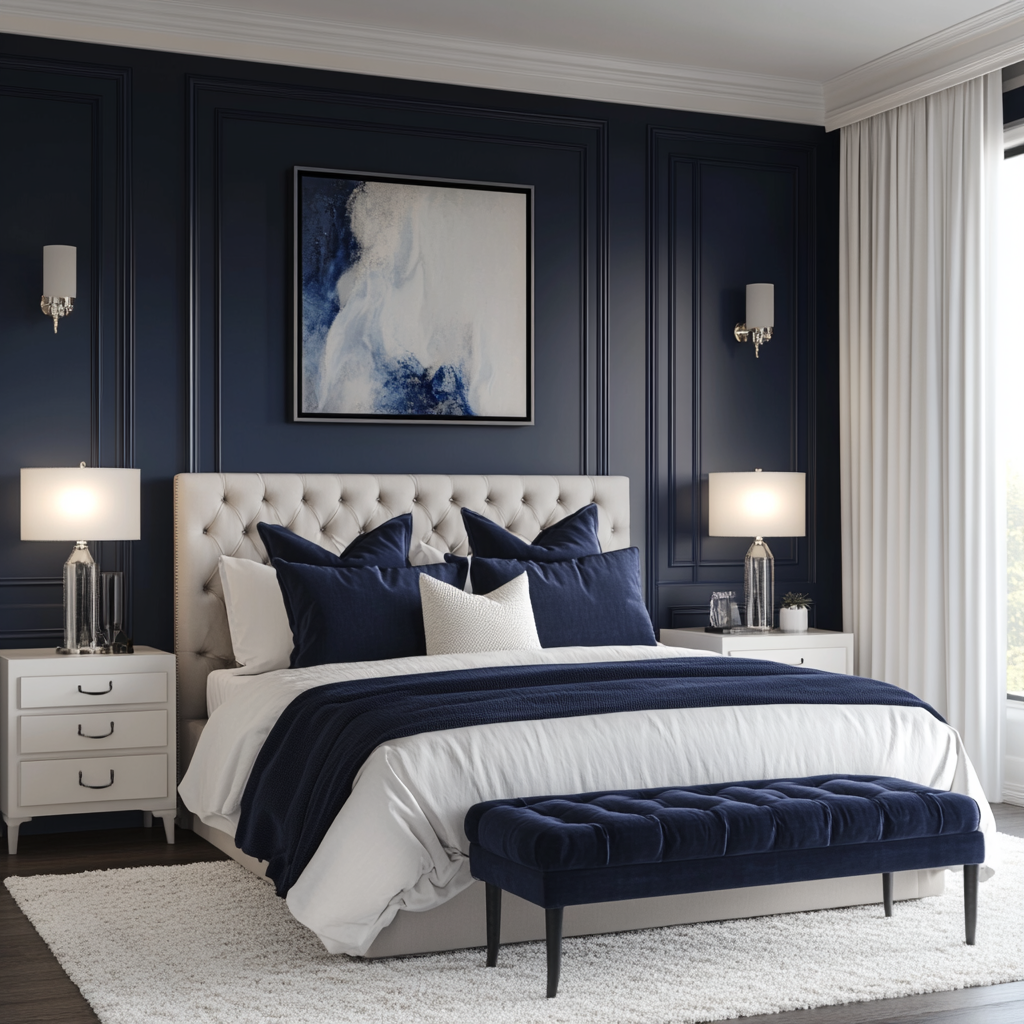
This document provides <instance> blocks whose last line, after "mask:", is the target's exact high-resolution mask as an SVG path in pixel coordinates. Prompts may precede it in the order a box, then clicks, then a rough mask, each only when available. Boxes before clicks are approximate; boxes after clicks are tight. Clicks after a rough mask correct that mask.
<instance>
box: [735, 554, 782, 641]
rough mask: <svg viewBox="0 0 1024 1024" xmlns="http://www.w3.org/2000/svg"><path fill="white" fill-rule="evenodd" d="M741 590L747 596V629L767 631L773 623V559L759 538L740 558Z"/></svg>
mask: <svg viewBox="0 0 1024 1024" xmlns="http://www.w3.org/2000/svg"><path fill="white" fill-rule="evenodd" d="M743 589H744V591H745V594H744V596H745V597H746V599H747V626H746V628H747V629H748V630H754V631H756V632H763V633H767V632H769V631H770V630H771V629H773V628H774V626H775V558H774V556H773V555H772V553H771V550H770V549H769V547H768V545H767V544H765V542H764V541H763V540H762V539H761V538H760V537H758V538H756V539H755V541H754V543H753V544H751V545H750V547H749V548H748V549H747V556H746V558H745V559H744V560H743Z"/></svg>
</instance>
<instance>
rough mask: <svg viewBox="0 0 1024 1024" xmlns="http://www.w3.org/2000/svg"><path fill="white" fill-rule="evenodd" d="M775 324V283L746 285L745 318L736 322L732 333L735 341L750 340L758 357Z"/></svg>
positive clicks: (769, 338) (769, 339)
mask: <svg viewBox="0 0 1024 1024" xmlns="http://www.w3.org/2000/svg"><path fill="white" fill-rule="evenodd" d="M774 326H775V285H773V284H748V285H747V319H746V322H745V323H742V324H737V325H736V329H735V330H734V331H733V334H734V335H735V336H736V340H737V341H752V342H753V343H754V356H755V358H759V357H760V355H761V346H762V345H763V344H764V343H765V342H766V341H771V337H772V328H773V327H774Z"/></svg>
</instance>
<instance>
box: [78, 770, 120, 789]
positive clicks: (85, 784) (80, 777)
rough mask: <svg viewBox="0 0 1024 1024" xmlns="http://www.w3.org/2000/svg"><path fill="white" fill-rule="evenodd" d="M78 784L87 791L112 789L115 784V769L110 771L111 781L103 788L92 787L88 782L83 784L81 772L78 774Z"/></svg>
mask: <svg viewBox="0 0 1024 1024" xmlns="http://www.w3.org/2000/svg"><path fill="white" fill-rule="evenodd" d="M78 784H79V785H80V786H83V787H85V789H110V787H111V786H112V785H113V784H114V769H113V768H111V769H110V781H109V782H105V783H104V784H103V785H102V786H90V785H89V783H88V782H83V781H82V773H81V772H79V773H78Z"/></svg>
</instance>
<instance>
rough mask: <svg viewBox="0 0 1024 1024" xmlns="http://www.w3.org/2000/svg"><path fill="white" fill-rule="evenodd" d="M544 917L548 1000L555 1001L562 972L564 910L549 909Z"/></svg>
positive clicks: (558, 908) (559, 908)
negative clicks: (546, 941) (546, 944)
mask: <svg viewBox="0 0 1024 1024" xmlns="http://www.w3.org/2000/svg"><path fill="white" fill-rule="evenodd" d="M544 917H545V922H544V923H545V925H546V930H547V936H548V999H554V998H555V996H556V995H557V994H558V975H559V974H560V973H561V971H562V908H561V907H549V908H548V909H547V910H545V911H544Z"/></svg>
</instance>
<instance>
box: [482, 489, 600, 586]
mask: <svg viewBox="0 0 1024 1024" xmlns="http://www.w3.org/2000/svg"><path fill="white" fill-rule="evenodd" d="M462 522H463V523H464V524H465V526H466V533H467V534H468V535H469V547H470V550H471V551H472V552H473V557H474V558H518V559H520V560H522V561H530V562H563V561H565V560H566V559H568V558H582V557H583V556H584V555H599V554H600V553H601V542H600V541H599V540H598V539H597V506H596V505H595V504H593V503H591V504H589V505H584V506H583V508H581V509H580V510H579V511H578V512H573V514H572V515H570V516H566V517H565V518H564V519H562V520H560V521H559V522H557V523H555V525H554V526H549V527H548V528H547V529H546V530H541V531H540V533H538V534H537V536H536V537H534V538H533V541H532V543H529V544H528V543H527V542H526V541H525V540H520V539H519V538H518V537H517V536H516V535H515V534H514V533H509V531H508V530H506V529H505V528H504V527H503V526H498V524H497V523H492V522H491V521H490V519H488V518H487V517H486V516H482V515H480V513H479V512H474V511H473V510H472V509H468V508H464V509H463V510H462ZM473 586H474V588H475V587H476V584H473Z"/></svg>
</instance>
